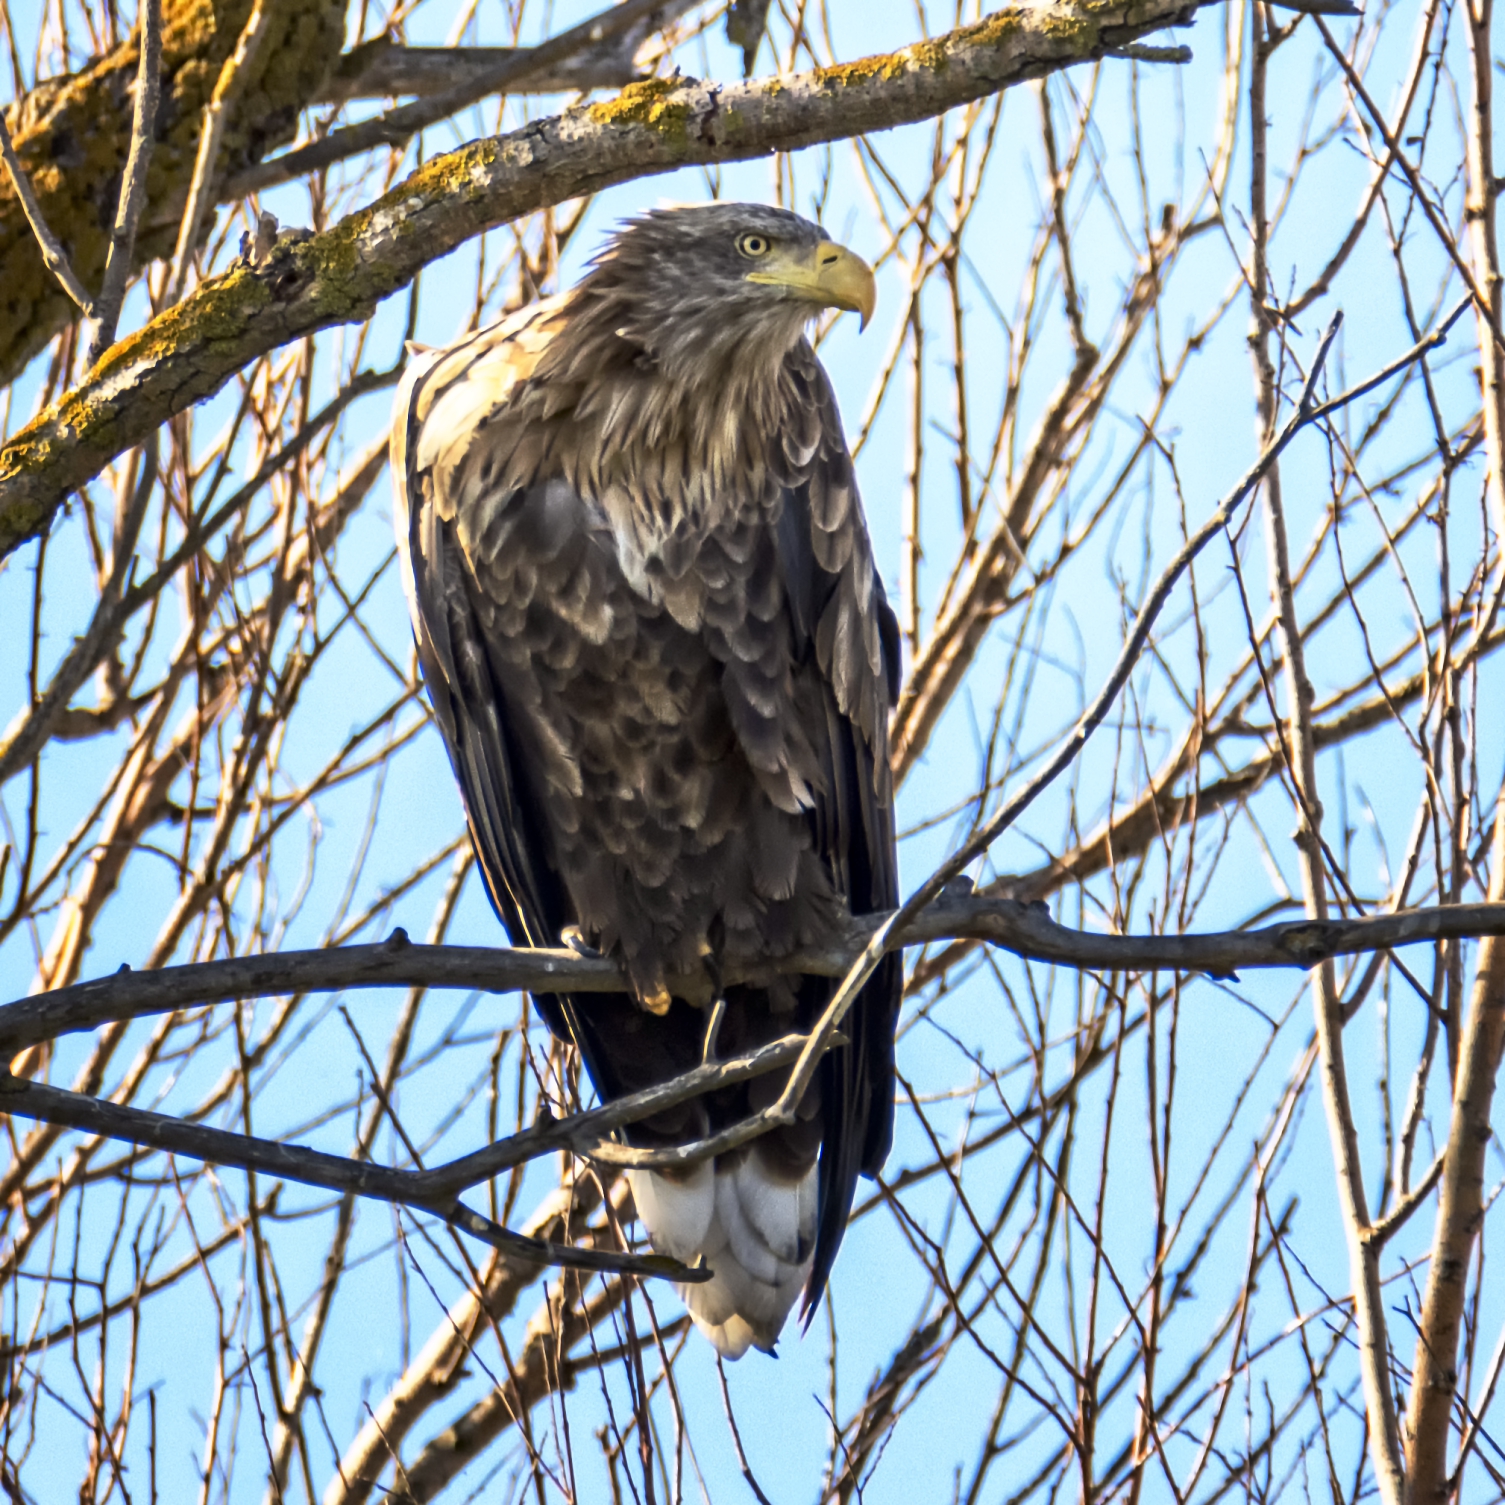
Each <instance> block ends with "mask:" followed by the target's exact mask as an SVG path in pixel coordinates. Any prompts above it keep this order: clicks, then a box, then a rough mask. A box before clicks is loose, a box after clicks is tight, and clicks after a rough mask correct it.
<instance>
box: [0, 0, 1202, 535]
mask: <svg viewBox="0 0 1505 1505" xmlns="http://www.w3.org/2000/svg"><path fill="white" fill-rule="evenodd" d="M288 3H297V0H288ZM302 3H307V4H312V3H313V0H302ZM1196 9H1197V0H1055V3H1050V4H1043V5H1028V6H1010V7H1007V8H1005V9H1003V10H1000V11H997V12H995V13H994V14H993V15H991V16H989V17H988V18H987V19H985V20H983V21H981V22H978V23H977V24H975V25H972V26H965V27H961V28H959V29H957V30H955V31H952V32H949V33H946V34H945V35H943V36H940V37H936V38H934V39H932V40H927V41H923V42H919V43H916V44H915V45H914V46H911V47H906V48H903V49H901V50H900V51H898V52H894V53H889V54H886V55H883V56H879V57H871V58H865V59H862V60H861V61H858V62H853V63H845V64H841V65H839V66H837V67H832V68H820V69H815V70H813V71H811V72H808V73H802V74H798V75H795V76H794V77H790V78H775V79H763V80H759V81H756V82H753V83H747V84H734V85H726V86H723V85H719V84H715V83H704V82H701V81H699V80H696V79H687V78H686V79H677V80H673V81H666V80H653V81H649V82H646V83H641V84H633V85H630V86H629V87H628V88H626V89H624V90H623V91H622V92H621V94H619V95H618V96H617V97H616V98H614V99H611V100H607V101H604V102H601V103H598V104H593V105H587V106H583V107H580V108H578V109H574V110H569V111H566V112H565V113H564V114H562V115H559V116H556V117H554V118H551V119H547V120H541V121H537V122H535V123H533V124H531V125H529V126H527V127H525V128H524V129H522V130H520V131H515V132H513V133H511V134H509V135H504V136H497V137H492V138H490V139H487V140H482V141H476V142H472V143H470V144H469V145H467V146H464V147H461V148H460V149H459V150H458V151H454V152H451V153H449V154H448V155H446V156H443V157H438V158H436V159H435V160H433V161H432V162H429V163H427V164H426V165H425V166H423V167H422V168H420V169H419V170H418V171H417V172H415V173H414V174H413V175H412V176H411V177H409V178H408V179H407V180H406V181H405V182H403V183H401V184H400V185H398V187H397V188H395V189H394V190H393V191H392V192H390V193H388V194H387V195H385V196H384V197H383V198H381V199H379V200H377V202H376V203H374V204H372V205H371V206H370V207H369V208H366V209H363V210H360V211H358V212H357V213H355V214H352V215H350V216H348V217H347V218H346V219H344V220H342V221H341V222H340V223H339V224H338V225H336V226H334V227H333V228H332V229H330V230H329V231H327V232H325V233H324V234H322V235H318V236H313V237H310V238H308V239H306V240H303V241H301V242H289V243H284V244H283V245H281V246H280V247H279V248H278V251H277V253H276V254H275V255H274V256H273V257H272V258H271V259H270V260H269V261H268V262H267V263H266V264H265V265H263V266H257V267H251V266H247V265H238V266H236V267H235V268H233V269H232V270H231V271H229V272H228V273H226V274H225V275H223V276H221V277H217V278H214V279H212V280H210V281H208V282H206V283H205V284H204V285H203V286H202V287H200V288H199V289H198V291H197V292H195V293H194V295H193V296H192V297H190V298H189V299H188V300H186V301H185V302H184V303H182V304H180V305H179V306H177V307H176V308H173V309H171V310H169V311H168V312H166V313H164V314H163V315H161V316H160V317H159V318H157V319H155V320H153V321H152V322H151V323H150V324H148V325H147V326H146V327H145V328H144V329H142V330H141V331H140V332H139V333H137V334H136V335H134V336H131V337H129V338H127V339H125V340H123V341H122V342H121V343H120V344H118V345H117V346H116V347H115V348H114V349H113V350H112V351H110V352H109V353H108V354H107V355H106V356H105V358H104V359H103V360H102V361H101V363H100V364H99V365H98V366H97V367H96V368H95V369H94V370H93V371H92V372H90V374H89V376H88V377H87V378H86V380H85V381H84V382H83V383H82V384H81V385H80V386H78V387H77V388H75V389H74V390H73V391H72V392H70V393H68V394H67V395H66V396H65V397H63V398H62V399H60V400H59V401H58V402H57V403H55V404H54V405H53V406H52V407H51V408H49V409H48V410H47V411H45V412H44V413H42V414H41V415H40V416H39V417H38V418H37V419H35V420H34V421H33V422H32V423H31V424H29V425H28V426H27V427H26V428H25V429H23V430H22V431H21V432H20V433H18V434H17V435H16V436H15V437H14V438H13V439H12V440H11V441H10V442H9V443H7V444H6V445H5V446H4V447H3V449H0V557H3V556H4V555H5V554H8V553H9V552H10V551H11V550H13V549H15V548H16V547H17V546H18V545H19V544H21V543H23V542H24V541H25V540H26V539H28V538H32V537H34V536H36V535H37V534H38V533H40V532H41V531H42V530H43V529H45V528H46V527H47V526H48V524H49V522H50V520H51V518H52V516H53V514H54V512H55V511H56V510H57V508H58V506H59V505H60V503H61V502H62V500H63V498H64V497H66V496H67V495H68V494H69V493H70V492H71V491H73V490H75V489H76V488H78V487H79V486H81V485H83V484H84V483H85V482H87V481H88V480H90V479H91V478H92V477H94V476H95V475H97V474H98V473H99V472H100V471H101V470H102V469H103V468H104V466H105V465H107V464H108V463H109V462H110V460H112V459H113V458H114V457H115V456H116V455H118V454H120V453H122V452H123V451H124V450H126V449H127V448H129V447H130V446H131V445H133V444H138V443H140V442H141V440H142V439H144V438H145V436H146V435H147V434H148V433H150V432H151V431H152V430H153V429H154V428H155V427H157V425H159V424H160V423H162V422H163V421H165V420H166V419H167V418H169V417H170V416H171V415H172V414H174V413H178V412H181V411H182V410H183V409H185V408H187V407H190V406H191V405H192V404H194V403H196V402H199V401H201V400H203V399H204V398H206V397H209V396H210V395H212V394H213V393H214V392H216V391H218V390H219V389H220V387H222V386H223V385H224V384H225V382H227V381H228V380H229V379H230V378H231V377H232V376H233V375H234V374H235V373H236V372H237V371H240V370H242V369H243V368H244V367H245V366H246V365H248V364H249V363H250V362H252V361H253V360H255V359H257V357H259V356H261V355H264V354H266V353H267V352H268V351H270V350H274V349H276V348H277V347H279V346H281V345H284V344H286V343H287V342H289V341H291V340H295V339H301V338H303V337H304V336H306V335H309V334H312V333H313V332H314V331H316V330H319V329H323V328H326V327H328V326H330V325H333V324H339V323H350V322H356V321H359V320H362V319H366V318H369V317H370V315H371V313H372V311H373V310H374V309H375V308H376V306H377V304H378V303H380V302H381V300H382V299H384V298H386V297H388V296H390V295H391V294H392V293H394V292H396V291H398V290H399V289H401V288H403V287H405V286H406V285H407V284H408V283H409V282H410V281H411V280H412V278H413V277H414V275H415V274H416V273H417V272H418V271H419V270H420V268H422V267H424V266H426V265H427V264H428V263H430V262H433V261H436V260H438V259H439V258H440V257H442V256H444V255H447V254H448V253H449V252H450V251H452V250H454V249H455V248H456V247H457V246H459V245H462V244H463V243H464V242H465V241H467V240H469V239H471V238H472V237H474V236H476V235H478V234H481V233H482V232H484V231H486V230H489V229H492V228H494V227H496V226H497V225H501V224H505V223H507V222H508V221H510V220H514V219H516V218H518V217H519V216H521V215H524V214H528V213H531V212H533V211H535V210H538V209H542V208H545V207H547V206H549V205H553V204H558V203H560V202H562V201H564V200H566V199H570V198H574V197H577V196H578V195H580V194H584V193H590V192H594V191H596V190H598V189H601V188H605V187H607V186H609V185H611V184H613V183H620V182H624V181H626V180H628V179H630V178H636V177H644V176H648V175H651V174H654V173H661V172H668V171H671V170H672V169H674V168H678V167H683V166H686V165H695V164H700V163H712V162H729V161H737V160H743V159H747V158H751V157H759V156H765V155H767V154H769V153H771V152H775V151H792V150H795V149H797V148H799V147H804V146H811V145H814V144H816V143H818V142H824V141H831V140H836V139H839V138H843V137H849V136H856V135H860V134H863V133H865V132H870V131H880V130H886V129H889V128H890V127H893V126H898V125H905V124H909V123H912V122H914V121H918V120H924V119H929V118H931V117H934V116H936V115H939V114H941V113H943V112H944V111H946V110H949V109H953V108H955V107H957V106H959V105H964V104H967V103H969V102H970V101H972V100H975V99H979V98H982V97H984V96H986V95H989V94H994V93H997V92H998V91H999V90H1001V89H1004V88H1007V87H1008V86H1009V85H1010V84H1015V83H1019V82H1021V81H1023V80H1025V79H1032V78H1038V77H1041V76H1042V75H1044V74H1047V73H1051V72H1054V71H1056V70H1058V69H1061V68H1065V67H1069V66H1071V65H1072V64H1075V63H1084V62H1091V61H1095V60H1096V59H1099V58H1102V57H1104V56H1106V55H1108V54H1109V53H1111V52H1112V51H1113V50H1114V49H1115V48H1119V47H1122V46H1124V45H1125V44H1126V43H1129V42H1132V41H1133V40H1135V39H1136V38H1138V37H1140V36H1143V35H1145V34H1147V33H1150V32H1153V31H1157V30H1159V29H1161V28H1163V27H1165V26H1170V25H1184V24H1186V23H1188V22H1190V20H1191V19H1192V17H1193V15H1194V13H1195V11H1196ZM154 166H155V159H154ZM60 296H61V295H60Z"/></svg>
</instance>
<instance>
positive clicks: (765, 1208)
mask: <svg viewBox="0 0 1505 1505" xmlns="http://www.w3.org/2000/svg"><path fill="white" fill-rule="evenodd" d="M628 1176H629V1178H630V1180H631V1182H632V1195H633V1199H634V1200H635V1201H636V1203H637V1209H638V1215H639V1217H641V1218H642V1220H643V1223H644V1226H645V1227H646V1228H647V1230H648V1236H649V1238H650V1239H651V1240H652V1241H653V1247H654V1248H655V1249H657V1250H658V1251H659V1253H661V1254H668V1255H670V1256H672V1257H673V1258H675V1259H682V1260H685V1261H686V1262H693V1261H694V1259H695V1257H696V1256H697V1255H701V1256H703V1257H704V1259H705V1262H706V1264H708V1265H709V1266H710V1267H711V1268H712V1269H713V1270H714V1271H715V1272H716V1273H715V1277H714V1278H713V1279H711V1280H708V1281H705V1282H703V1283H702V1284H699V1285H684V1286H681V1287H680V1288H679V1291H680V1295H681V1296H682V1297H683V1298H684V1302H685V1305H686V1306H687V1307H689V1309H690V1316H691V1317H693V1318H694V1320H695V1325H696V1326H697V1327H698V1328H699V1329H700V1330H701V1332H703V1333H704V1334H705V1335H706V1337H708V1338H709V1339H710V1340H711V1342H712V1343H714V1344H715V1345H716V1348H717V1351H718V1352H719V1353H721V1354H722V1355H723V1356H724V1357H725V1358H728V1359H740V1358H741V1357H742V1355H743V1354H745V1353H746V1352H747V1350H748V1349H749V1348H750V1347H753V1348H760V1349H762V1350H763V1351H764V1352H765V1353H772V1352H773V1345H774V1342H775V1340H776V1339H777V1338H778V1336H779V1333H780V1331H781V1330H782V1328H783V1326H784V1320H785V1318H787V1317H788V1315H789V1311H790V1308H791V1307H793V1305H794V1303H795V1301H796V1300H797V1299H798V1298H799V1294H800V1291H801V1290H802V1289H803V1287H804V1285H805V1282H806V1280H807V1279H808V1278H809V1275H810V1266H811V1256H812V1253H813V1251H814V1247H815V1211H816V1178H817V1171H816V1167H815V1166H814V1165H813V1164H811V1165H808V1166H807V1167H806V1168H805V1170H804V1173H803V1174H802V1175H800V1176H799V1177H798V1179H791V1178H790V1175H789V1173H788V1171H787V1170H786V1169H783V1168H781V1167H779V1166H778V1165H777V1164H775V1163H774V1160H773V1158H772V1157H771V1156H769V1155H768V1154H767V1153H765V1152H763V1151H761V1150H760V1147H759V1144H758V1143H754V1144H752V1145H749V1146H747V1147H746V1148H744V1149H741V1150H738V1151H735V1152H734V1153H732V1154H730V1155H723V1156H721V1157H720V1158H719V1159H717V1161H716V1162H715V1165H714V1167H713V1166H710V1165H698V1166H696V1167H695V1168H694V1169H693V1170H691V1171H689V1172H687V1173H684V1174H682V1175H674V1176H670V1175H665V1174H663V1173H661V1172H658V1171H629V1172H628Z"/></svg>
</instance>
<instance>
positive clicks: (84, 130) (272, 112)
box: [0, 0, 345, 382]
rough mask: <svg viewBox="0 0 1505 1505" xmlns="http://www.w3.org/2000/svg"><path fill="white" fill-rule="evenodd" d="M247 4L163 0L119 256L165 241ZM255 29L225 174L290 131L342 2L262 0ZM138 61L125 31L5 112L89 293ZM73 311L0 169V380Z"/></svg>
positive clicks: (148, 256)
mask: <svg viewBox="0 0 1505 1505" xmlns="http://www.w3.org/2000/svg"><path fill="white" fill-rule="evenodd" d="M250 11H251V0H222V3H217V4H215V5H206V4H204V3H203V0H163V5H162V23H161V31H162V35H161V48H162V56H161V68H160V78H161V103H160V107H159V108H158V109H157V111H156V112H155V123H154V130H153V141H152V151H151V160H150V166H149V168H148V170H147V173H146V182H145V197H146V202H145V205H144V207H143V209H142V212H141V226H140V232H139V234H138V235H137V237H136V240H135V246H134V253H133V256H132V266H133V268H140V267H142V266H144V265H145V264H146V263H147V262H148V261H150V260H152V259H153V258H155V257H158V256H163V255H167V254H169V253H170V252H171V251H172V248H173V242H174V240H175V238H176V235H177V230H178V222H179V220H180V218H181V216H182V210H183V204H184V200H185V199H186V197H187V193H188V185H189V182H190V180H191V179H192V177H193V165H194V157H195V154H196V151H197V147H198V139H199V124H200V121H201V120H202V118H203V111H204V106H205V105H206V104H207V103H208V100H209V97H210V95H211V94H212V93H213V90H214V86H215V83H216V81H217V79H218V78H219V73H220V69H221V67H222V66H223V64H224V61H225V59H226V58H227V57H229V55H230V53H231V51H232V50H233V49H234V47H235V45H236V42H237V41H238V39H239V37H240V33H241V29H242V27H243V26H244V25H245V21H246V17H247V16H248V15H249V14H250ZM268 30H269V35H268V38H267V45H266V47H265V49H264V50H263V52H262V55H261V56H260V58H259V59H258V60H257V64H256V66H255V68H254V69H251V70H249V73H248V76H247V78H246V87H245V92H244V94H243V96H242V98H241V102H240V108H239V109H238V110H237V111H236V113H235V116H234V118H233V119H232V120H231V121H230V123H229V125H228V128H227V130H226V133H225V141H224V149H223V153H222V157H221V164H220V165H221V168H222V170H223V171H224V172H226V173H233V172H237V171H240V170H241V169H243V168H245V167H247V166H249V165H251V164H252V163H254V162H257V161H259V160H260V159H261V157H262V156H263V155H264V154H265V153H266V152H268V151H270V150H271V149H272V148H274V147H276V146H278V145H280V144H281V143H282V142H284V141H286V140H288V139H290V138H291V136H292V134H293V131H294V129H295V128H296V126H297V123H298V115H299V112H300V111H301V110H302V109H303V108H304V107H305V106H306V105H307V104H309V103H310V102H311V101H312V100H313V99H315V98H316V97H317V96H318V94H319V93H320V91H321V90H322V88H323V85H324V81H325V78H326V77H327V75H328V74H329V73H331V72H332V71H333V69H334V67H335V65H336V63H337V62H338V60H339V55H340V47H341V45H342V43H343V41H344V35H345V6H344V3H343V0H275V5H274V7H273V13H272V16H271V18H270V24H269V28H268ZM139 64H140V38H139V34H138V33H133V34H132V35H131V37H130V38H128V39H127V40H126V41H125V42H123V43H122V44H121V45H120V46H119V47H117V48H115V49H114V50H113V51H111V52H109V53H106V54H105V55H104V56H103V57H100V58H97V59H95V61H94V62H92V63H90V64H89V66H88V67H86V68H84V69H82V70H80V71H79V72H78V73H75V74H71V75H69V76H68V77H66V78H60V79H50V80H48V81H46V82H45V83H41V84H39V85H38V86H37V87H36V88H35V89H33V90H32V91H31V92H30V93H29V94H27V95H26V97H25V98H24V99H22V100H20V101H18V102H17V103H16V104H14V105H11V106H9V107H8V109H7V111H6V115H7V117H8V120H9V124H10V129H11V134H12V135H13V136H14V138H15V143H16V151H17V154H18V156H19V157H20V159H21V163H22V166H23V167H24V168H25V170H26V174H27V177H28V178H29V179H30V182H31V185H32V187H33V189H34V190H35V192H36V196H37V199H38V202H39V206H40V208H41V211H42V214H43V216H44V217H45V219H46V222H47V224H48V225H49V226H50V227H51V229H52V232H53V233H54V234H55V235H56V236H57V238H58V240H59V241H60V242H61V243H62V246H63V248H64V249H65V250H66V252H67V255H68V259H69V261H70V263H71V265H72V267H73V270H74V271H75V272H76V273H77V275H78V278H79V281H80V282H81V283H82V284H83V286H84V288H85V289H86V290H87V291H89V292H90V293H91V294H92V292H93V291H95V290H97V289H98V288H99V286H100V283H101V279H102V278H103V275H104V266H105V259H106V255H107V253H108V251H109V246H110V238H111V233H112V227H113V223H114V220H115V206H116V201H117V199H118V197H119V192H120V183H121V179H122V176H123V175H124V173H125V168H126V160H127V157H128V155H129V152H130V149H131V122H132V95H133V93H134V91H135V88H136V85H137V80H138V76H139ZM75 314H76V310H75V309H74V306H73V303H72V302H71V301H70V300H69V298H68V297H67V295H66V294H65V293H64V292H63V290H62V288H61V287H60V286H59V285H58V283H57V281H56V280H55V278H54V277H53V275H52V273H51V272H49V271H48V270H47V268H46V266H45V265H44V264H43V261H42V256H41V253H40V251H39V250H38V247H37V243H36V238H35V236H34V235H33V234H32V231H31V227H30V225H29V224H28V223H27V220H26V216H25V214H24V212H23V210H22V206H21V203H20V201H19V200H18V198H17V196H16V194H15V191H14V188H13V187H12V185H11V183H10V182H9V180H8V179H5V178H4V175H3V174H0V382H5V381H10V380H12V379H13V378H14V377H15V376H16V375H17V374H18V373H19V372H20V370H21V369H22V367H23V366H24V365H25V364H26V362H27V361H28V360H30V359H31V357H32V356H33V355H35V354H36V353H37V351H39V350H41V349H42V347H43V346H44V345H46V343H47V341H48V340H50V339H51V338H52V337H53V335H55V334H56V333H57V332H58V331H59V330H60V329H62V328H63V327H64V326H65V325H66V324H67V323H68V321H69V320H70V319H72V318H73V317H75Z"/></svg>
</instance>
